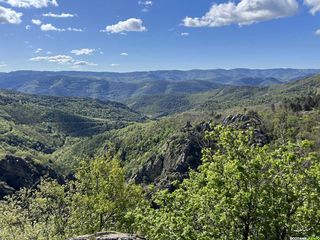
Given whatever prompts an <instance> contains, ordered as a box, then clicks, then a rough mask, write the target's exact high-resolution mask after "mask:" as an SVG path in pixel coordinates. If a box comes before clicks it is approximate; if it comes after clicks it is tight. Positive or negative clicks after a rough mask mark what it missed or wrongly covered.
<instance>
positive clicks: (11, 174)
mask: <svg viewBox="0 0 320 240" xmlns="http://www.w3.org/2000/svg"><path fill="white" fill-rule="evenodd" d="M42 177H48V178H51V179H55V180H57V181H58V182H59V183H63V182H64V179H63V177H62V176H61V175H59V174H58V173H57V172H55V171H54V170H53V169H51V168H50V167H47V166H44V165H41V164H38V163H34V162H33V161H31V160H29V159H23V158H20V157H15V156H10V155H7V156H5V158H4V159H1V160H0V199H1V198H3V197H4V196H5V195H8V194H11V193H13V192H14V191H18V190H19V189H21V188H24V187H27V188H32V187H34V186H36V185H37V184H38V183H39V182H40V179H41V178H42Z"/></svg>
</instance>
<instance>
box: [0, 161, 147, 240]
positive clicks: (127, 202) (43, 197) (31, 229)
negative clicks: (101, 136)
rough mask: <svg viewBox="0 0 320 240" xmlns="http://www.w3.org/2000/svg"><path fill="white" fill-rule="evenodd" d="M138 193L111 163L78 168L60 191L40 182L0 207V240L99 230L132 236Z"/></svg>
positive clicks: (59, 237)
mask: <svg viewBox="0 0 320 240" xmlns="http://www.w3.org/2000/svg"><path fill="white" fill-rule="evenodd" d="M143 196H144V195H143V192H142V189H141V188H140V187H138V186H135V185H132V184H128V183H127V182H126V181H125V172H124V170H123V169H122V167H121V166H120V163H119V161H118V160H116V159H112V160H108V159H106V158H97V159H95V160H92V161H91V162H83V163H82V164H81V167H80V168H79V170H78V171H77V173H76V179H75V180H73V181H70V182H69V183H67V184H65V185H59V184H58V183H57V182H55V181H51V180H43V181H42V182H41V184H39V186H38V188H37V189H33V190H31V189H22V190H21V191H19V192H18V193H17V194H15V195H13V196H11V197H8V198H7V199H6V200H4V201H1V202H0V213H1V214H0V239H1V240H17V239H19V240H31V239H32V240H33V239H34V240H48V239H50V240H65V239H67V238H69V237H73V236H77V235H82V234H88V233H94V232H99V231H102V230H116V231H125V232H131V231H132V227H131V226H132V221H133V220H134V219H133V218H132V216H131V215H130V212H133V211H134V210H135V209H136V208H137V207H140V208H142V204H144V199H143Z"/></svg>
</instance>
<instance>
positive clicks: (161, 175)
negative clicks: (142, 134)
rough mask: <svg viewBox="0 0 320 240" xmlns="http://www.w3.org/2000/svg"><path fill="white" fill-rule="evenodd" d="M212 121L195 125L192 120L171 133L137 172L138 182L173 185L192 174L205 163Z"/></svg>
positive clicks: (162, 185)
mask: <svg viewBox="0 0 320 240" xmlns="http://www.w3.org/2000/svg"><path fill="white" fill-rule="evenodd" d="M209 129H210V125H209V124H206V123H202V124H200V125H198V126H197V127H192V126H191V124H190V123H187V124H186V126H185V127H184V128H183V129H181V131H180V132H179V133H177V134H175V135H173V136H171V137H170V138H169V139H168V140H167V142H166V143H165V144H164V145H163V146H162V148H161V149H160V150H159V153H158V154H154V155H153V156H151V157H150V158H149V159H148V161H147V163H146V164H145V165H144V166H143V167H142V168H140V169H139V170H138V171H137V173H136V174H135V175H134V176H133V181H134V182H135V183H137V184H146V185H148V184H151V183H154V184H155V186H156V188H168V189H172V188H173V186H172V182H173V181H176V180H178V181H181V180H183V179H184V178H186V177H188V172H189V170H190V169H196V168H197V167H198V166H199V165H200V164H201V150H202V148H203V147H205V146H206V142H205V141H204V134H205V131H206V130H209Z"/></svg>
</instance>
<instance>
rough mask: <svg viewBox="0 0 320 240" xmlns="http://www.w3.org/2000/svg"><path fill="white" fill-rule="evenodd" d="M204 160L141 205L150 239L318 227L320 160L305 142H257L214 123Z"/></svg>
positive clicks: (279, 234)
mask: <svg viewBox="0 0 320 240" xmlns="http://www.w3.org/2000/svg"><path fill="white" fill-rule="evenodd" d="M207 137H208V138H209V139H210V140H212V141H214V142H215V143H216V144H215V146H214V147H213V148H211V149H204V150H203V158H202V161H203V165H202V166H201V167H200V168H199V169H198V171H194V172H191V174H190V178H189V179H187V180H185V181H184V182H183V183H182V184H181V185H180V186H179V188H178V189H177V190H176V191H174V192H173V193H169V192H168V191H163V192H160V193H159V194H158V195H157V196H156V197H155V198H154V202H155V203H156V206H157V207H156V208H149V209H141V210H140V211H139V212H138V213H137V215H136V217H137V222H138V224H137V226H136V227H137V229H139V231H141V232H144V233H145V234H146V235H147V236H148V238H149V239H152V240H162V239H163V240H164V239H169V240H170V239H181V240H182V239H183V240H189V239H190V240H191V239H199V240H209V239H243V240H247V239H288V238H289V237H291V236H312V235H313V234H319V233H320V224H319V223H320V211H319V209H320V208H319V207H320V206H319V205H320V192H319V190H320V163H319V159H317V158H316V157H315V155H314V154H312V153H310V152H309V150H308V149H309V148H310V143H309V142H307V141H304V142H301V143H298V144H287V145H282V146H264V147H258V146H255V145H253V144H252V142H253V141H252V138H253V133H252V132H246V133H244V132H242V131H239V130H234V129H231V128H228V127H221V126H217V127H215V129H214V131H212V132H210V133H208V134H207Z"/></svg>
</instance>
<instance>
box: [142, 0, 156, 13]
mask: <svg viewBox="0 0 320 240" xmlns="http://www.w3.org/2000/svg"><path fill="white" fill-rule="evenodd" d="M138 4H139V5H141V6H143V8H142V12H149V9H150V8H151V6H152V5H153V1H141V0H140V1H138Z"/></svg>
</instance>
